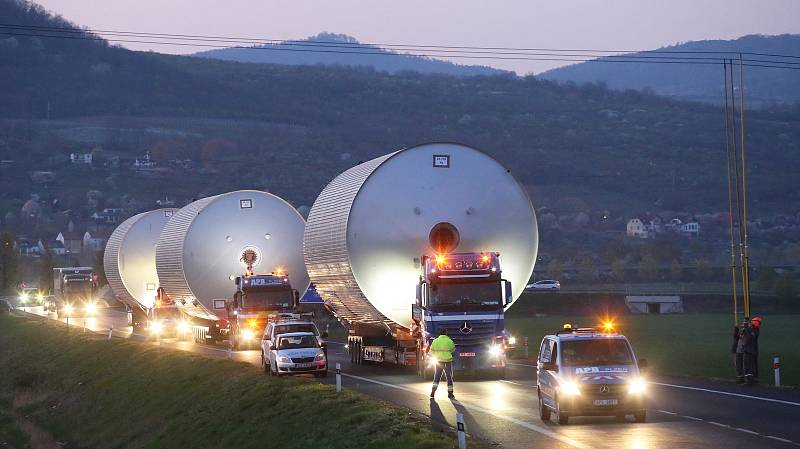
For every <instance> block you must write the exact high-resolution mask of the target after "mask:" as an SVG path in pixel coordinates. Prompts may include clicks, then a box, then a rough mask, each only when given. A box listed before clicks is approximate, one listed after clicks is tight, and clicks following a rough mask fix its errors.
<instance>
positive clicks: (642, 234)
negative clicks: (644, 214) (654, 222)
mask: <svg viewBox="0 0 800 449" xmlns="http://www.w3.org/2000/svg"><path fill="white" fill-rule="evenodd" d="M649 235H650V233H649V232H648V230H647V227H645V225H644V223H642V220H640V219H638V218H632V219H630V220H629V221H628V237H637V238H640V239H646V238H647V237H649Z"/></svg>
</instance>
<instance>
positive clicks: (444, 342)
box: [429, 329, 456, 399]
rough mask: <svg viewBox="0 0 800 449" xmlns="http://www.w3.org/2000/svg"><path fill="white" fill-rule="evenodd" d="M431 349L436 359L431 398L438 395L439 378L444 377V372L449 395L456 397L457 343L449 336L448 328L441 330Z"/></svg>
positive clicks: (452, 397)
mask: <svg viewBox="0 0 800 449" xmlns="http://www.w3.org/2000/svg"><path fill="white" fill-rule="evenodd" d="M429 349H430V353H431V355H432V356H433V357H435V360H436V369H435V370H434V373H433V386H432V387H431V399H433V397H434V396H435V395H436V388H438V387H439V380H440V379H441V378H442V374H444V375H445V376H447V397H448V398H450V399H455V398H456V397H455V395H453V352H455V350H456V344H455V343H453V340H451V339H450V337H448V336H447V329H441V330H439V336H438V337H436V338H435V339H434V340H433V341H432V342H431V345H430V347H429Z"/></svg>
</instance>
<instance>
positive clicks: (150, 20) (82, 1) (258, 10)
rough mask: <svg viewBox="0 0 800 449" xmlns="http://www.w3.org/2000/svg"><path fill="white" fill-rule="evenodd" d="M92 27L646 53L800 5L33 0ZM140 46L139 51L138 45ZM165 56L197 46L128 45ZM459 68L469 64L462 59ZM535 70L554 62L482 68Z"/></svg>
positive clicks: (686, 0) (752, 27) (795, 24)
mask: <svg viewBox="0 0 800 449" xmlns="http://www.w3.org/2000/svg"><path fill="white" fill-rule="evenodd" d="M38 3H40V4H42V5H43V6H45V7H46V8H48V9H50V10H51V11H53V12H56V13H59V14H61V15H62V16H64V17H65V18H66V19H68V20H70V21H72V22H74V23H77V24H79V25H84V26H87V27H89V28H95V29H113V30H126V31H140V32H156V33H178V34H205V35H219V36H236V37H248V38H265V39H299V38H304V37H308V36H312V35H316V34H318V33H319V32H321V31H330V32H335V33H342V34H348V35H351V36H354V37H355V38H357V39H358V40H360V41H361V42H384V43H397V44H414V45H468V46H492V47H540V48H541V47H546V48H591V49H610V50H611V49H614V50H616V49H619V50H644V49H653V48H658V47H661V46H665V45H671V44H675V43H678V42H685V41H690V40H700V39H733V38H737V37H739V36H743V35H746V34H783V33H800V21H799V20H798V17H800V0H750V1H744V0H670V1H664V0H507V1H504V0H497V1H487V0H400V1H398V0H395V1H392V2H389V1H382V0H372V1H367V0H337V1H333V0H327V1H322V0H279V1H275V0H39V1H38ZM137 45H138V44H137ZM129 47H130V48H135V49H150V50H154V51H159V52H166V53H189V52H193V51H196V50H200V49H199V48H198V49H192V48H188V47H173V46H163V45H138V46H134V45H129ZM455 62H459V63H474V62H472V61H467V60H460V61H455ZM481 63H482V64H486V65H493V66H495V67H500V68H505V69H511V70H515V71H517V72H518V73H521V74H523V73H536V72H540V71H543V70H546V69H549V68H552V67H555V66H557V65H560V64H564V63H559V62H545V61H481Z"/></svg>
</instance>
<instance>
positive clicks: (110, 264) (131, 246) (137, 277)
mask: <svg viewBox="0 0 800 449" xmlns="http://www.w3.org/2000/svg"><path fill="white" fill-rule="evenodd" d="M175 210H176V209H157V210H152V211H150V212H144V213H141V214H138V215H134V216H133V217H130V218H128V219H127V220H125V221H123V222H122V224H120V225H119V226H118V227H117V229H115V230H114V232H113V233H112V234H111V237H109V239H108V244H107V245H106V250H105V254H104V255H103V268H104V269H105V273H106V278H107V279H108V285H109V286H110V287H111V290H112V291H113V292H114V295H115V296H116V297H117V298H119V299H120V300H121V301H123V302H125V303H126V304H128V305H129V306H132V307H136V306H139V307H141V308H149V307H151V306H152V305H153V301H154V298H155V294H156V289H158V273H157V272H156V243H158V238H159V236H160V235H161V231H162V230H163V229H164V225H165V224H166V223H167V221H168V220H169V219H170V217H172V215H173V213H174V212H175Z"/></svg>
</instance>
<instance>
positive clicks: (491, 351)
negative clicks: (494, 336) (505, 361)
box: [489, 345, 503, 357]
mask: <svg viewBox="0 0 800 449" xmlns="http://www.w3.org/2000/svg"><path fill="white" fill-rule="evenodd" d="M502 353H503V349H502V348H501V347H500V345H493V346H492V347H491V348H489V355H492V356H494V357H499V356H500V354H502Z"/></svg>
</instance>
